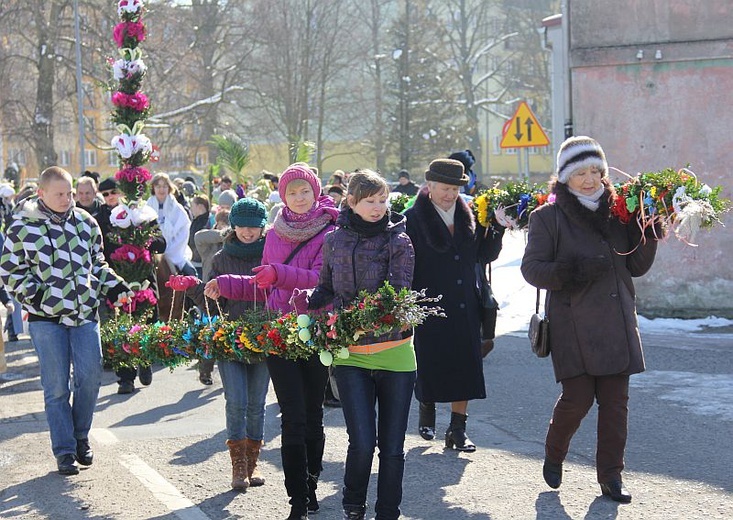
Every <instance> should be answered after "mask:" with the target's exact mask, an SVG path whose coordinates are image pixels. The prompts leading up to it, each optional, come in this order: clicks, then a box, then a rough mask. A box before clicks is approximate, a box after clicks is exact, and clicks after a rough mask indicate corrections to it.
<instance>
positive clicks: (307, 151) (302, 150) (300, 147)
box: [291, 140, 316, 164]
mask: <svg viewBox="0 0 733 520" xmlns="http://www.w3.org/2000/svg"><path fill="white" fill-rule="evenodd" d="M292 147H293V149H294V151H295V153H293V154H292V156H293V162H304V163H307V164H310V162H311V159H313V154H314V153H315V151H316V143H314V142H313V141H300V140H299V141H297V142H295V143H293V144H292ZM292 151H293V150H291V152H292Z"/></svg>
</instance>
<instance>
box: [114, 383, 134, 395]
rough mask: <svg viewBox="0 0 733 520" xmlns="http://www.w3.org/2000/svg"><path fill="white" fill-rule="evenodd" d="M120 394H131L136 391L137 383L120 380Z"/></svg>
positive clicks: (118, 389) (118, 390)
mask: <svg viewBox="0 0 733 520" xmlns="http://www.w3.org/2000/svg"><path fill="white" fill-rule="evenodd" d="M119 385H120V386H119V387H118V388H117V393H118V394H131V393H133V392H134V391H135V383H133V382H132V381H119Z"/></svg>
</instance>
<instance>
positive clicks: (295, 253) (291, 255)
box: [283, 233, 318, 264]
mask: <svg viewBox="0 0 733 520" xmlns="http://www.w3.org/2000/svg"><path fill="white" fill-rule="evenodd" d="M316 235H318V233H316ZM316 235H313V236H312V237H310V238H309V239H308V240H303V241H302V242H300V243H299V244H298V245H297V246H295V249H293V250H292V251H290V254H289V255H288V257H287V258H286V259H285V261H284V262H283V264H289V263H290V261H291V260H292V259H293V258H295V255H297V254H298V251H300V250H301V249H303V248H304V247H305V245H306V244H307V243H308V242H310V241H311V240H313V238H314V237H315V236H316Z"/></svg>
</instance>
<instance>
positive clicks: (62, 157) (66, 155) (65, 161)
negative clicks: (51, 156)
mask: <svg viewBox="0 0 733 520" xmlns="http://www.w3.org/2000/svg"><path fill="white" fill-rule="evenodd" d="M70 163H71V152H69V150H61V151H60V152H59V166H68V165H69V164H70Z"/></svg>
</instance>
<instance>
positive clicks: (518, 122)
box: [499, 101, 550, 180]
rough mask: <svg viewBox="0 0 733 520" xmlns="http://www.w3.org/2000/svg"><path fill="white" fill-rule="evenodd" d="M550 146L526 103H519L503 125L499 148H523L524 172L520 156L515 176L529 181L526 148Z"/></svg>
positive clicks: (527, 151) (527, 152)
mask: <svg viewBox="0 0 733 520" xmlns="http://www.w3.org/2000/svg"><path fill="white" fill-rule="evenodd" d="M549 144H550V140H549V139H548V138H547V134H546V133H545V131H544V130H543V129H542V125H540V123H539V121H537V117H536V116H535V115H534V113H533V112H532V109H531V108H529V105H528V104H527V102H526V101H522V102H521V103H519V106H518V107H517V110H516V112H514V115H513V116H512V117H511V118H510V119H509V120H507V122H506V123H504V128H503V135H502V138H501V143H499V147H500V148H524V163H525V164H524V172H522V168H521V158H519V157H521V155H520V154H519V153H517V156H518V158H519V159H518V161H519V162H518V165H520V166H518V171H517V174H518V176H519V178H520V179H521V178H522V177H524V178H525V179H527V180H528V179H529V171H530V168H529V150H527V148H529V147H531V146H547V145H549Z"/></svg>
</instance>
